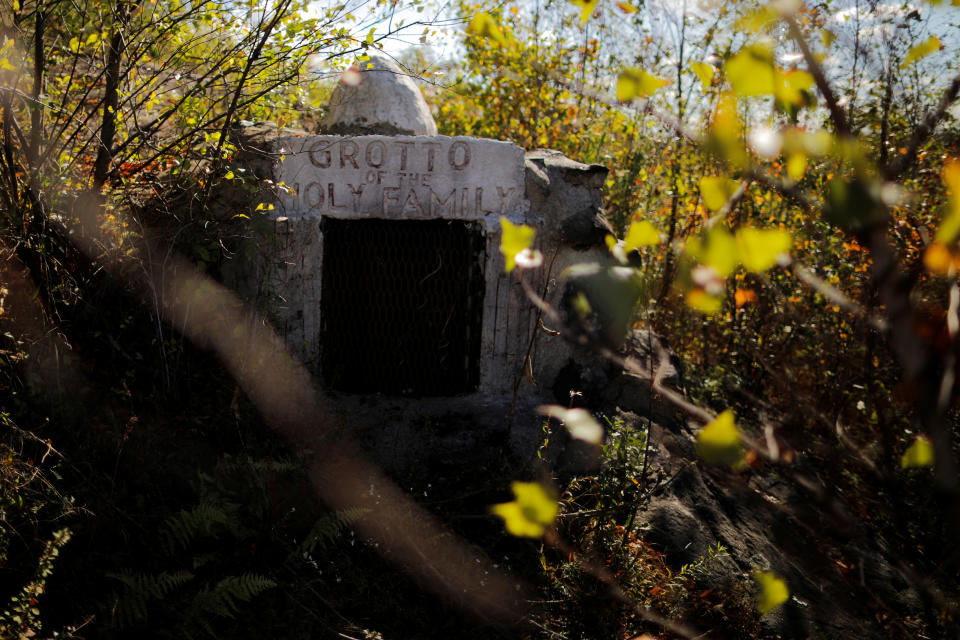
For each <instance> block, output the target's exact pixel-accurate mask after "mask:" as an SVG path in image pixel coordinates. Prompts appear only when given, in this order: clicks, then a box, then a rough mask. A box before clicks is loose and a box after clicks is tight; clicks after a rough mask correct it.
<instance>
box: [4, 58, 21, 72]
mask: <svg viewBox="0 0 960 640" xmlns="http://www.w3.org/2000/svg"><path fill="white" fill-rule="evenodd" d="M0 69H4V70H6V71H16V70H17V68H16V67H15V66H13V65H12V64H10V61H9V60H7V59H6V58H0Z"/></svg>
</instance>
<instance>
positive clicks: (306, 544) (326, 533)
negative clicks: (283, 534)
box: [297, 507, 370, 555]
mask: <svg viewBox="0 0 960 640" xmlns="http://www.w3.org/2000/svg"><path fill="white" fill-rule="evenodd" d="M368 513H370V509H368V508H366V507H351V508H349V509H341V510H339V511H332V512H330V513H326V514H324V515H322V516H320V517H319V518H317V521H316V522H314V523H313V528H311V529H310V533H308V534H307V537H306V538H304V540H303V542H301V543H300V546H299V547H298V548H297V551H298V552H299V553H300V554H304V553H307V554H310V555H313V553H314V552H315V551H316V550H317V547H320V548H321V549H326V548H327V547H328V546H330V545H331V544H332V543H333V541H334V540H336V538H337V536H339V535H340V533H341V532H342V531H343V530H344V529H346V528H348V527H350V525H352V524H353V523H354V522H356V521H358V520H360V519H361V518H362V517H364V516H365V515H367V514H368Z"/></svg>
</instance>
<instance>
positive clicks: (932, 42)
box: [900, 36, 943, 69]
mask: <svg viewBox="0 0 960 640" xmlns="http://www.w3.org/2000/svg"><path fill="white" fill-rule="evenodd" d="M940 49H943V45H942V44H940V41H939V40H938V39H937V37H936V36H930V37H929V38H927V39H926V40H924V41H923V42H921V43H920V44H917V45H914V46H912V47H910V51H908V52H907V57H906V58H904V59H903V63H902V64H901V65H900V68H901V69H904V68H906V67H909V66H910V65H911V64H913V63H914V62H916V61H917V60H920V59H921V58H926V57H927V56H928V55H930V54H931V53H933V52H934V51H939V50H940Z"/></svg>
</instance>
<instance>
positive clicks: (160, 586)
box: [107, 571, 193, 628]
mask: <svg viewBox="0 0 960 640" xmlns="http://www.w3.org/2000/svg"><path fill="white" fill-rule="evenodd" d="M107 577H108V578H113V579H114V580H118V581H120V582H121V583H122V584H123V586H124V589H123V593H121V594H120V596H119V597H118V598H117V601H116V606H115V608H114V615H115V617H116V620H117V624H118V625H119V626H120V627H121V628H122V627H129V626H131V625H132V624H134V623H137V622H141V621H143V620H146V618H147V610H148V608H149V605H150V603H151V602H159V601H161V600H163V599H164V598H166V597H167V596H168V595H169V594H170V593H171V592H172V591H174V590H175V589H177V588H179V587H182V586H183V585H185V584H186V583H188V582H190V580H192V579H193V574H192V573H190V572H189V571H176V572H173V573H167V572H163V573H158V574H149V573H134V572H130V571H124V572H121V573H108V574H107Z"/></svg>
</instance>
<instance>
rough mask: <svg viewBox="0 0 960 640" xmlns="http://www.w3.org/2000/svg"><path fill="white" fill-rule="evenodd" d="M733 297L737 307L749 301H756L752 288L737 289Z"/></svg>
mask: <svg viewBox="0 0 960 640" xmlns="http://www.w3.org/2000/svg"><path fill="white" fill-rule="evenodd" d="M733 299H734V301H735V302H736V304H737V306H738V307H742V306H744V305H746V304H748V303H750V302H756V301H757V294H756V292H755V291H754V290H753V289H737V290H736V292H735V293H734V294H733Z"/></svg>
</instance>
